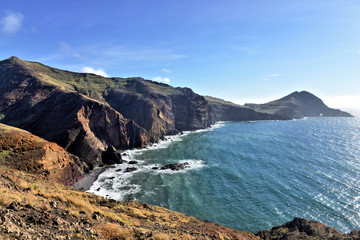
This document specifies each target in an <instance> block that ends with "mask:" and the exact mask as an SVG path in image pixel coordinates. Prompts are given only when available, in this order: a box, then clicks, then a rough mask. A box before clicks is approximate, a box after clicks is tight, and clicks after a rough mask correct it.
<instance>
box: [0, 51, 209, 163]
mask: <svg viewBox="0 0 360 240" xmlns="http://www.w3.org/2000/svg"><path fill="white" fill-rule="evenodd" d="M0 114H1V115H0V121H1V122H3V123H6V124H9V125H12V126H16V127H20V128H22V129H26V130H28V131H30V132H32V133H34V134H36V135H38V136H41V137H43V138H45V139H47V140H49V141H54V142H56V143H58V144H59V145H60V146H62V147H64V148H65V149H66V150H67V151H69V152H70V153H72V154H74V155H76V156H78V157H80V159H81V160H82V161H84V162H86V163H87V165H88V167H89V169H92V168H93V166H95V165H98V164H100V163H102V162H104V161H103V159H102V156H103V152H105V151H106V150H107V149H108V148H109V147H110V148H111V149H114V150H115V151H116V150H123V149H129V148H135V147H143V146H145V145H147V144H148V143H149V142H152V141H158V140H159V139H161V138H163V137H164V136H165V135H166V134H175V133H178V132H180V131H184V130H195V129H200V128H206V127H209V126H210V125H211V124H213V123H215V119H214V118H213V117H212V109H211V108H210V106H209V105H208V102H207V101H206V100H205V99H204V97H202V96H200V95H198V94H195V93H194V92H193V91H192V90H191V89H188V88H172V87H170V86H169V85H166V84H161V83H156V82H152V81H146V80H144V79H141V78H128V79H122V78H103V77H101V76H97V75H94V74H81V73H72V72H68V71H62V70H59V69H55V68H51V67H47V66H44V65H42V64H40V63H33V62H27V61H23V60H21V59H18V58H16V57H12V58H9V59H6V60H4V61H1V62H0ZM106 162H108V161H107V160H106ZM110 162H111V161H110ZM112 162H114V161H112Z"/></svg>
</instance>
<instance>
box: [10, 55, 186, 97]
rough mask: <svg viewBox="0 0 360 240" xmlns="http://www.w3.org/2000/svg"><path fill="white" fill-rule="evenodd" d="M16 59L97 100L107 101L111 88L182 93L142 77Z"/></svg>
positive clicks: (136, 92) (137, 92)
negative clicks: (79, 70) (111, 75)
mask: <svg viewBox="0 0 360 240" xmlns="http://www.w3.org/2000/svg"><path fill="white" fill-rule="evenodd" d="M14 59H15V61H16V62H17V63H19V64H21V65H22V66H24V67H25V68H27V69H28V70H30V72H31V73H32V74H33V75H35V76H37V77H39V78H40V79H41V80H43V81H44V82H45V83H48V84H52V85H57V86H59V87H62V88H63V89H67V90H69V91H78V92H80V93H82V94H85V95H87V96H89V97H91V98H94V99H97V100H102V101H105V100H104V95H106V94H107V91H109V90H114V91H120V92H126V93H129V94H134V95H138V96H143V95H144V88H145V89H146V92H148V93H155V94H161V95H171V94H181V91H180V90H179V89H178V88H173V87H171V86H169V85H167V84H163V83H157V82H154V81H149V80H144V79H142V78H105V77H102V76H99V75H95V74H91V73H75V72H70V71H64V70H60V69H56V68H52V67H48V66H46V65H43V64H41V63H37V62H28V61H23V60H21V59H18V58H14ZM136 81H138V82H139V81H140V82H141V83H142V85H143V86H144V88H139V86H138V85H137V84H133V82H136Z"/></svg>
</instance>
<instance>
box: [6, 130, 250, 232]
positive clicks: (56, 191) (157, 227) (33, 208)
mask: <svg viewBox="0 0 360 240" xmlns="http://www.w3.org/2000/svg"><path fill="white" fill-rule="evenodd" d="M1 131H2V132H6V133H9V132H10V133H14V134H12V135H11V141H10V140H9V141H7V139H10V138H9V134H2V135H1V139H0V140H1V141H3V144H2V145H1V148H0V216H3V217H2V218H0V239H1V237H3V238H5V239H14V238H18V239H21V238H26V239H29V238H30V239H33V238H35V237H38V238H39V239H62V238H65V237H69V238H71V239H174V238H175V239H249V238H255V236H254V235H253V234H251V233H246V232H241V231H237V230H233V229H230V228H227V227H223V226H221V225H218V224H215V223H210V222H205V221H202V220H199V219H196V218H194V217H189V216H186V215H185V214H182V213H177V212H173V211H170V210H167V209H164V208H161V207H156V206H150V205H146V204H142V203H139V202H133V201H132V202H118V201H114V200H109V199H105V198H102V197H100V196H96V195H93V194H90V193H85V192H81V191H77V190H73V189H71V188H70V187H67V186H65V185H62V184H59V183H57V182H55V180H54V179H53V178H48V177H46V176H44V175H43V174H42V171H38V169H40V170H41V167H40V166H41V165H39V164H38V165H39V168H35V167H33V168H29V167H25V168H24V169H22V168H20V169H21V170H22V171H20V170H18V168H19V166H20V165H19V164H20V163H21V164H26V165H27V166H29V165H31V164H34V163H36V162H37V161H39V160H36V159H35V158H34V159H33V160H32V159H31V158H30V157H31V156H33V153H34V151H35V150H36V149H38V147H39V145H38V144H41V146H40V148H42V146H43V144H48V145H49V144H53V143H49V142H47V141H45V140H42V139H40V138H38V137H36V136H34V135H31V134H30V133H28V132H26V131H23V130H21V129H17V128H14V127H10V126H6V125H3V124H1V125H0V132H1ZM29 135H31V136H29ZM25 137H26V138H25ZM10 145H11V146H10ZM25 145H26V147H24V146H25ZM10 147H11V148H10ZM52 147H53V148H54V147H55V146H52ZM9 149H10V150H9ZM29 149H30V150H29ZM10 153H11V154H10ZM9 154H10V155H9ZM28 155H30V157H29V156H28ZM5 156H6V158H7V159H8V160H9V159H13V162H14V164H8V163H9V161H2V160H1V159H2V157H5ZM36 156H37V155H36ZM40 156H41V161H42V162H43V163H44V164H45V163H46V162H47V161H52V160H53V159H48V158H45V159H44V158H43V156H44V155H41V154H40ZM22 159H24V160H25V159H26V161H25V162H24V163H22ZM16 163H19V164H16ZM35 165H36V164H35ZM36 166H37V165H36ZM25 171H26V172H25Z"/></svg>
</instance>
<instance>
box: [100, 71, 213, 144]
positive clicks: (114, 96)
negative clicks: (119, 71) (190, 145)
mask: <svg viewBox="0 0 360 240" xmlns="http://www.w3.org/2000/svg"><path fill="white" fill-rule="evenodd" d="M105 99H106V101H107V102H108V103H109V104H110V105H111V106H112V107H113V108H114V109H116V110H117V111H119V112H121V113H122V114H123V115H124V116H125V117H126V118H129V119H132V120H134V121H135V122H136V123H138V124H139V125H140V126H142V127H144V128H145V129H146V130H147V131H148V132H149V136H150V138H151V141H157V140H159V139H161V138H163V137H164V136H165V135H168V134H175V133H178V132H179V131H185V130H196V129H201V128H206V127H209V126H210V125H211V124H213V123H215V119H213V118H212V110H211V108H210V106H209V105H208V102H207V101H206V100H205V98H204V97H202V96H200V95H198V94H195V93H194V92H193V91H192V90H191V89H189V88H172V87H170V86H169V85H166V84H162V83H157V82H152V81H146V80H144V79H141V78H130V79H127V80H126V84H125V85H124V86H123V88H118V89H113V90H111V91H109V92H106V93H105Z"/></svg>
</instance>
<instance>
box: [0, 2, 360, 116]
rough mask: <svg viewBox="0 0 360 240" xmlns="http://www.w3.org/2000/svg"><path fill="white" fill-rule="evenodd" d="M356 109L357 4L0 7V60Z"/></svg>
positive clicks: (359, 95) (359, 62) (248, 98)
mask: <svg viewBox="0 0 360 240" xmlns="http://www.w3.org/2000/svg"><path fill="white" fill-rule="evenodd" d="M10 56H17V57H19V58H22V59H24V60H29V61H37V62H42V63H44V64H46V65H49V66H52V67H56V68H60V69H65V70H70V71H75V72H92V73H96V74H99V75H103V76H107V77H138V76H139V77H143V78H145V79H151V80H155V81H160V82H164V83H168V84H170V85H172V86H174V87H178V86H179V87H190V88H192V89H193V90H194V91H195V92H197V93H199V94H202V95H211V96H215V97H219V98H223V99H226V100H231V101H233V102H236V103H239V104H243V103H245V102H255V103H261V102H267V101H269V100H274V99H278V98H280V97H283V96H285V95H287V94H289V93H291V92H293V91H302V90H306V91H309V92H312V93H314V94H315V95H317V96H319V97H321V98H322V99H323V100H324V102H325V103H326V104H327V105H328V106H330V107H335V108H346V109H351V108H358V109H360V1H358V0H336V1H335V0H321V1H320V0H301V1H289V0H272V1H268V0H252V1H249V0H223V1H218V0H196V1H194V0H181V1H175V0H152V1H148V0H117V1H115V0H102V1H99V0H96V1H94V0H77V1H74V0H71V1H70V0H62V1H52V0H46V1H45V0H44V1H41V0H39V1H37V0H0V59H6V58H8V57H10Z"/></svg>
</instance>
